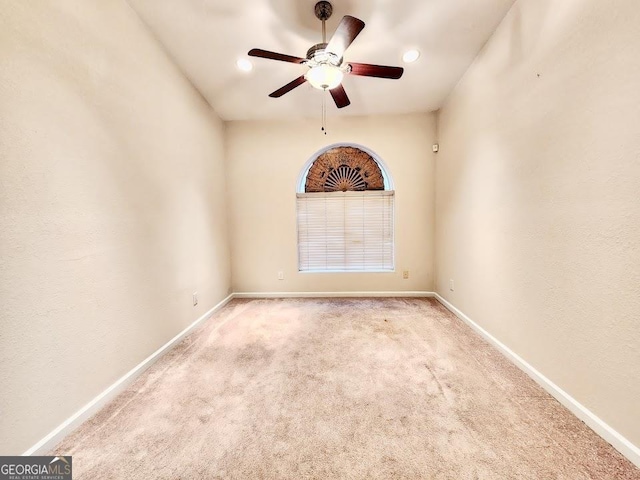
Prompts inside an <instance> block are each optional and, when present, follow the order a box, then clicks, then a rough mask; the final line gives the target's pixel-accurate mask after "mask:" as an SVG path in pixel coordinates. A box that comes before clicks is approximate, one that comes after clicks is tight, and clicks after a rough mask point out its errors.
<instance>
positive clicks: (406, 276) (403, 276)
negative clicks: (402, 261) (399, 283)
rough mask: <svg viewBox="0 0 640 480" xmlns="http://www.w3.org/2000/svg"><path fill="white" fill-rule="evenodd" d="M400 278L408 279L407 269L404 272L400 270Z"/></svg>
mask: <svg viewBox="0 0 640 480" xmlns="http://www.w3.org/2000/svg"><path fill="white" fill-rule="evenodd" d="M402 278H404V279H405V280H408V279H409V270H405V271H404V272H402Z"/></svg>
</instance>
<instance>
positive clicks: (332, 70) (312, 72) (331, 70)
mask: <svg viewBox="0 0 640 480" xmlns="http://www.w3.org/2000/svg"><path fill="white" fill-rule="evenodd" d="M305 78H306V79H307V81H308V82H309V83H310V84H311V86H312V87H313V88H317V89H318V90H333V89H334V88H336V87H337V86H338V85H340V84H341V83H342V79H343V78H344V72H343V71H342V70H341V69H340V68H338V67H335V66H333V65H328V64H321V65H316V66H313V67H311V68H310V69H309V71H308V72H307V74H306V75H305Z"/></svg>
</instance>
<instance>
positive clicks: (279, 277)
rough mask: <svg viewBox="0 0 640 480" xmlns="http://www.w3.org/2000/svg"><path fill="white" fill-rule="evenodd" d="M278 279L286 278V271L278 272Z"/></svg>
mask: <svg viewBox="0 0 640 480" xmlns="http://www.w3.org/2000/svg"><path fill="white" fill-rule="evenodd" d="M278 280H284V272H278Z"/></svg>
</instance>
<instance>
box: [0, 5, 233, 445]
mask: <svg viewBox="0 0 640 480" xmlns="http://www.w3.org/2000/svg"><path fill="white" fill-rule="evenodd" d="M223 155H224V150H223V126H222V124H221V122H220V121H219V120H218V119H217V118H216V117H215V116H214V115H213V114H212V112H211V110H210V108H209V107H208V105H207V104H206V103H205V102H204V101H203V99H202V98H201V97H200V96H199V95H198V94H197V93H196V91H195V90H194V89H193V88H192V86H191V85H190V84H189V83H188V82H187V81H186V80H185V78H184V77H183V76H182V75H181V74H180V73H179V72H178V70H177V69H176V67H174V65H173V64H172V63H171V61H170V60H169V59H168V58H167V56H166V55H165V54H164V52H163V51H162V50H161V49H160V48H159V47H158V44H157V43H156V42H155V41H154V40H153V38H152V37H151V36H150V35H149V34H148V32H147V31H146V29H145V28H144V26H143V25H142V24H141V22H140V20H139V19H138V18H137V17H136V15H135V14H134V13H133V12H132V11H131V9H130V8H129V7H128V5H127V4H126V2H125V1H124V0H108V1H107V0H104V1H101V2H85V1H81V0H59V1H56V2H42V1H22V0H15V1H9V0H2V1H0V275H1V281H0V305H1V307H0V378H1V379H2V386H1V387H0V454H3V455H7V454H20V453H22V452H23V451H25V450H26V449H27V448H29V447H30V446H32V445H33V444H34V443H35V442H37V441H38V440H40V439H41V438H42V437H43V436H44V435H46V434H47V433H49V432H50V431H51V430H52V429H53V428H55V427H56V426H58V425H59V424H60V423H61V422H62V421H64V420H65V419H66V418H68V417H69V416H70V415H72V414H73V413H74V412H76V411H77V410H78V409H79V408H81V407H82V406H83V405H84V404H85V403H86V402H88V401H89V400H91V399H92V398H94V397H95V396H96V395H98V394H99V393H100V392H101V391H103V390H104V389H105V388H106V387H108V386H109V385H110V384H112V383H113V382H114V381H116V380H117V379H118V378H119V377H120V376H122V375H123V374H125V373H126V372H127V371H128V370H130V369H131V368H132V367H134V366H135V365H136V364H138V363H139V362H140V361H142V360H143V359H144V358H145V357H147V356H148V355H149V354H151V353H152V352H153V351H155V350H156V349H157V348H159V347H160V346H161V345H163V344H164V343H165V342H167V341H168V340H169V339H170V338H172V337H173V336H174V335H176V334H177V333H178V332H179V331H181V330H182V329H183V328H185V327H186V326H187V325H189V324H190V323H192V322H193V321H194V320H196V319H197V318H198V317H199V316H201V315H202V314H203V313H204V312H206V311H207V310H208V309H209V308H211V307H212V306H213V305H215V304H216V303H217V302H219V301H220V300H221V299H222V298H224V297H225V296H226V295H227V293H228V291H229V282H230V274H229V265H228V263H229V260H228V257H229V254H228V245H227V240H226V236H227V234H226V220H225V219H226V207H225V198H224V191H225V186H224V181H223V178H224V168H223V167H224V165H223V160H222V157H223ZM194 290H197V291H198V292H199V295H200V304H199V305H198V306H197V307H195V308H194V307H193V306H192V305H191V295H192V292H193V291H194Z"/></svg>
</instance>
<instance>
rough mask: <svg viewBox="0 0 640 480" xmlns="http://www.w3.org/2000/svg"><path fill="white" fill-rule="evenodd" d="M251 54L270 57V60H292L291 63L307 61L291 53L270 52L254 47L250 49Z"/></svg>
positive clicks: (252, 55)
mask: <svg viewBox="0 0 640 480" xmlns="http://www.w3.org/2000/svg"><path fill="white" fill-rule="evenodd" d="M249 56H250V57H261V58H268V59H269V60H280V61H281V62H290V63H302V62H304V61H305V59H304V58H299V57H292V56H291V55H285V54H283V53H276V52H270V51H268V50H262V49H260V48H254V49H252V50H249Z"/></svg>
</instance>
